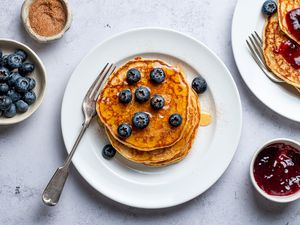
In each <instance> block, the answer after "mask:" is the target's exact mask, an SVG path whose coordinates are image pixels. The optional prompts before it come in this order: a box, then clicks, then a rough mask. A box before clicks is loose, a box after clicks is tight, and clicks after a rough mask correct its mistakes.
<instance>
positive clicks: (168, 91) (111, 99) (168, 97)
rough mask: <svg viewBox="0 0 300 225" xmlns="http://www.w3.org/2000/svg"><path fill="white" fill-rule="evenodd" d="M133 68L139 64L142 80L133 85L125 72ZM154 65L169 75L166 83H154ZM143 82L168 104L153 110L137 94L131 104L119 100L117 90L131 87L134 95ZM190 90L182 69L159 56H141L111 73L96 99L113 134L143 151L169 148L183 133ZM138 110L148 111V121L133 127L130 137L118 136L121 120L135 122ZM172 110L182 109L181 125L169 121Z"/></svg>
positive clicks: (122, 121)
mask: <svg viewBox="0 0 300 225" xmlns="http://www.w3.org/2000/svg"><path fill="white" fill-rule="evenodd" d="M131 68H136V69H138V70H139V71H140V73H141V79H140V81H139V82H137V83H136V84H133V85H129V84H128V83H127V82H126V73H127V71H128V70H129V69H131ZM153 68H162V69H163V71H164V72H165V75H166V78H165V81H164V82H163V83H161V84H154V83H153V82H151V81H150V78H149V76H150V71H151V70H152V69H153ZM140 86H146V87H148V88H149V89H150V92H151V97H152V96H153V95H154V94H160V95H162V96H163V97H164V99H165V106H164V107H163V108H162V109H160V110H153V109H152V108H151V106H150V101H147V102H145V103H138V102H137V101H135V99H134V98H133V99H132V100H131V102H130V103H128V104H122V103H120V102H119V99H118V93H119V92H120V91H121V90H124V89H130V90H131V93H132V94H133V96H134V91H135V90H136V88H137V87H140ZM189 92H190V89H189V85H188V83H187V81H186V78H185V75H184V74H183V73H182V72H181V70H179V69H178V68H176V67H172V66H170V65H168V64H167V63H165V62H163V61H161V60H158V59H147V58H140V57H138V58H135V59H133V60H130V61H128V62H127V63H126V64H125V65H123V66H120V67H119V68H118V69H117V70H116V71H115V72H114V73H113V74H112V75H111V76H110V77H109V79H108V81H107V83H106V84H105V86H104V88H103V90H102V91H101V93H100V95H99V98H98V101H97V106H96V108H97V114H98V117H99V118H100V120H101V122H102V123H103V124H104V125H105V127H106V129H108V130H109V133H110V134H111V135H112V136H113V138H114V139H116V140H118V141H119V142H120V143H122V144H124V145H126V146H128V147H131V148H134V149H137V150H140V151H152V150H156V149H160V148H166V147H169V146H172V145H174V144H175V143H176V142H178V141H179V140H180V139H181V138H182V136H183V133H184V132H183V131H184V129H185V127H186V122H187V115H188V105H189ZM136 112H147V113H149V114H150V123H149V125H148V126H147V127H146V128H145V129H136V128H134V127H133V129H132V134H131V136H129V137H128V138H127V139H121V138H119V137H118V134H117V128H118V126H119V125H120V124H121V123H129V124H132V123H131V121H132V117H133V114H134V113H136ZM173 113H179V114H180V115H181V117H182V123H181V125H180V126H178V127H172V126H171V125H169V122H168V120H169V117H170V115H171V114H173Z"/></svg>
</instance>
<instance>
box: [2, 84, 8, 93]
mask: <svg viewBox="0 0 300 225" xmlns="http://www.w3.org/2000/svg"><path fill="white" fill-rule="evenodd" d="M8 90H9V87H8V85H7V84H6V83H0V94H6V93H7V92H8Z"/></svg>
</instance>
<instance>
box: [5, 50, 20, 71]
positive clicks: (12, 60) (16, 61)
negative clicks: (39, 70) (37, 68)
mask: <svg viewBox="0 0 300 225" xmlns="http://www.w3.org/2000/svg"><path fill="white" fill-rule="evenodd" d="M22 60H23V58H22V56H20V55H17V54H10V55H9V56H8V57H7V66H8V67H9V68H10V69H11V70H13V69H16V68H20V67H21V66H22V62H23V61H22Z"/></svg>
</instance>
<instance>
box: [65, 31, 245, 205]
mask: <svg viewBox="0 0 300 225" xmlns="http://www.w3.org/2000/svg"><path fill="white" fill-rule="evenodd" d="M143 31H148V32H149V31H151V32H152V31H153V32H169V33H172V34H174V35H180V36H181V38H183V37H184V38H185V39H186V40H187V41H191V42H194V43H195V44H197V45H200V46H201V47H202V48H203V49H204V50H205V51H206V52H207V53H208V54H211V56H212V57H213V58H214V60H216V61H217V62H218V64H219V65H220V66H221V67H222V69H223V71H224V73H226V74H227V75H228V78H229V79H230V83H231V85H232V87H233V92H234V94H235V96H236V100H237V104H236V111H238V112H239V113H238V114H237V115H236V124H237V127H238V128H237V129H236V135H234V138H233V139H234V140H233V141H232V146H234V147H233V148H232V151H231V153H230V155H228V158H227V159H229V160H228V161H227V159H226V162H225V163H224V164H223V165H222V169H218V170H222V172H220V173H218V175H217V176H215V177H214V178H213V179H211V180H213V181H212V182H211V181H210V183H208V184H207V185H206V186H205V188H203V189H201V190H198V191H197V193H196V194H194V193H193V194H192V195H190V194H187V195H185V197H182V198H181V199H180V201H177V200H176V202H173V201H171V202H163V203H155V204H149V205H147V204H140V203H136V202H134V201H126V200H124V199H123V198H120V197H118V196H113V195H111V193H110V192H109V191H107V190H106V189H105V188H103V187H99V186H97V184H96V182H95V181H94V180H93V179H90V178H88V177H87V176H85V175H86V174H84V172H83V168H82V167H81V166H79V165H77V160H76V155H75V159H73V163H74V165H75V167H76V168H77V170H78V172H79V173H80V174H81V176H82V177H84V178H85V179H86V181H87V182H88V183H89V184H90V185H91V186H92V187H93V188H94V189H95V190H98V191H99V192H101V193H102V194H104V195H105V196H107V197H109V198H111V199H113V200H115V201H117V202H120V203H122V204H125V205H130V206H133V207H137V208H148V209H154V208H155V209H157V208H166V207H171V206H175V205H179V204H182V203H184V202H187V201H189V200H191V199H193V198H195V197H197V196H198V195H199V194H201V193H203V192H205V191H206V190H207V189H208V188H210V187H211V186H212V185H213V184H214V183H215V182H216V181H217V180H218V179H219V178H220V177H221V176H222V174H223V173H224V172H225V170H226V169H227V167H228V166H229V164H230V162H231V160H232V158H233V156H234V153H235V152H236V149H237V146H238V143H239V139H240V135H241V129H242V106H241V101H240V97H239V92H238V89H237V87H236V85H235V82H234V80H233V78H232V76H231V74H230V72H229V70H228V69H227V67H226V66H225V64H224V63H223V62H222V61H221V60H220V59H219V58H218V57H217V56H216V55H215V53H213V52H212V51H211V50H209V49H208V48H207V47H206V46H205V45H204V44H202V43H201V42H199V41H198V40H196V39H194V38H192V37H190V36H188V35H186V34H183V33H180V32H177V31H174V30H171V29H165V28H157V27H147V28H138V29H132V30H129V31H125V32H122V33H119V34H116V35H114V36H112V37H110V38H108V39H106V40H105V41H103V42H101V43H100V44H98V45H97V46H96V47H94V48H93V49H92V50H91V51H90V52H89V53H88V54H87V55H86V56H85V57H84V58H83V59H82V61H81V62H80V63H79V65H78V66H77V68H76V69H75V70H74V71H73V73H75V72H76V70H77V69H78V68H79V67H80V66H81V64H83V62H84V61H86V59H87V58H88V56H89V55H90V54H92V53H93V52H94V51H95V50H96V49H97V48H99V47H100V46H102V45H105V44H106V43H107V42H110V41H112V40H114V39H115V38H119V37H121V36H123V35H127V34H130V33H134V32H143ZM150 52H151V51H150ZM71 81H72V76H71V77H70V79H69V82H68V85H67V87H66V92H65V94H64V98H63V102H62V111H61V126H62V134H63V139H64V142H65V146H66V149H67V151H68V152H70V149H69V148H68V144H69V143H66V140H67V137H66V135H67V134H66V132H64V125H63V123H64V104H65V101H66V93H67V90H68V89H69V86H70V83H71Z"/></svg>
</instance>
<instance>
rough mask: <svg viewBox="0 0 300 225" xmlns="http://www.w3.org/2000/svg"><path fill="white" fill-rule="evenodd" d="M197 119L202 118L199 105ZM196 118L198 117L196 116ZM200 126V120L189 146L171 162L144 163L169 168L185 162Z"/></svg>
mask: <svg viewBox="0 0 300 225" xmlns="http://www.w3.org/2000/svg"><path fill="white" fill-rule="evenodd" d="M197 112H198V113H197V117H198V118H200V106H199V104H198V106H197ZM195 116H196V115H195ZM199 125H200V120H199V121H198V124H197V126H195V127H194V130H193V131H192V134H191V136H190V139H189V141H188V145H187V146H186V147H185V148H183V149H182V150H181V151H180V152H179V153H178V154H177V155H175V156H174V157H173V158H171V159H170V160H165V161H160V162H150V163H144V164H145V165H147V166H156V167H157V166H167V165H171V164H174V163H177V162H179V161H181V160H183V159H184V158H185V157H186V156H187V154H188V153H189V152H190V150H191V148H192V145H193V143H194V140H195V137H196V135H197V132H198V127H199Z"/></svg>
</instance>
